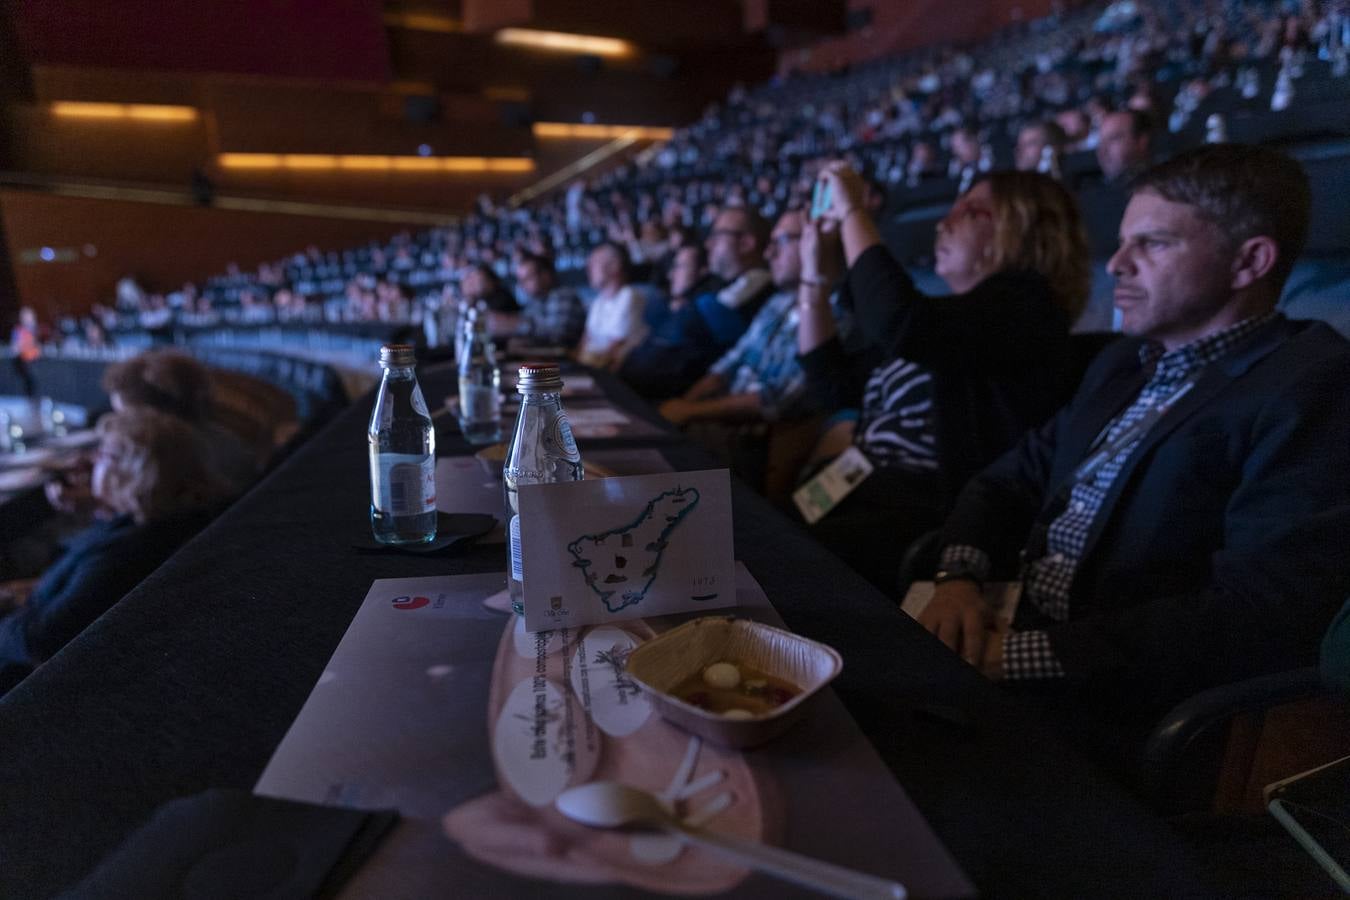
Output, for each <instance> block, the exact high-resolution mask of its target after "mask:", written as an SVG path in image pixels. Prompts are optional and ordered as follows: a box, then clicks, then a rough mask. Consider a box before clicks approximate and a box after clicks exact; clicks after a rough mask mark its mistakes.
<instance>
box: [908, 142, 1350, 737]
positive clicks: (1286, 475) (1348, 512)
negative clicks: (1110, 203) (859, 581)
mask: <svg viewBox="0 0 1350 900" xmlns="http://www.w3.org/2000/svg"><path fill="white" fill-rule="evenodd" d="M1308 204H1309V190H1308V182H1307V178H1306V176H1305V175H1304V174H1303V172H1302V170H1301V169H1300V168H1299V166H1298V164H1297V163H1295V162H1293V161H1292V160H1290V159H1288V158H1287V157H1284V156H1282V155H1280V154H1277V153H1275V152H1273V151H1269V150H1265V149H1261V148H1256V147H1242V146H1235V145H1210V146H1207V147H1204V148H1200V149H1198V150H1195V151H1191V152H1188V153H1186V154H1183V155H1181V156H1179V157H1177V158H1175V159H1173V160H1171V161H1169V162H1167V163H1164V164H1162V165H1160V166H1157V167H1155V168H1154V169H1152V170H1150V171H1149V172H1148V173H1145V175H1144V176H1142V178H1141V179H1140V181H1139V182H1138V183H1137V184H1136V187H1135V189H1134V195H1133V197H1132V199H1131V200H1130V204H1129V207H1128V208H1127V210H1126V212H1125V217H1124V221H1123V222H1122V224H1121V229H1120V241H1121V246H1120V249H1119V250H1118V251H1117V252H1116V254H1115V256H1114V257H1112V259H1111V261H1110V263H1109V270H1110V271H1111V273H1112V275H1113V276H1114V277H1115V279H1116V288H1115V305H1116V307H1117V308H1118V309H1119V310H1120V311H1121V315H1122V321H1123V325H1122V328H1123V330H1124V331H1125V333H1126V334H1127V335H1130V336H1131V337H1132V338H1135V339H1133V340H1123V341H1119V342H1117V343H1116V344H1114V345H1112V346H1111V347H1109V348H1108V349H1107V350H1106V351H1104V352H1103V353H1102V355H1101V356H1100V357H1099V358H1098V359H1097V360H1096V361H1095V362H1094V364H1093V365H1092V367H1091V368H1090V369H1089V371H1088V373H1087V375H1086V376H1085V378H1084V380H1083V383H1082V386H1081V387H1080V389H1079V391H1078V393H1077V395H1076V396H1075V398H1074V399H1073V400H1072V401H1071V402H1070V404H1069V405H1068V406H1067V407H1066V408H1064V409H1063V410H1061V411H1060V412H1059V413H1058V414H1056V416H1055V417H1054V418H1052V419H1051V420H1050V421H1049V422H1048V423H1046V424H1045V425H1044V426H1043V427H1042V428H1040V429H1038V430H1036V431H1034V432H1032V433H1030V434H1028V435H1027V436H1026V437H1025V438H1024V439H1023V440H1022V442H1021V443H1020V444H1019V445H1018V446H1016V447H1015V448H1014V449H1013V450H1011V451H1010V452H1009V453H1008V454H1006V455H1005V456H1004V457H1002V458H1001V459H999V460H998V461H997V462H996V463H994V464H993V465H992V466H990V467H989V468H988V469H986V470H985V471H984V472H982V473H981V474H979V475H977V476H976V477H975V478H974V479H973V480H972V481H971V482H970V483H969V484H968V485H967V487H966V489H965V490H964V491H963V493H962V494H961V497H960V499H959V500H958V502H957V506H956V508H955V511H954V512H953V513H952V515H951V516H950V518H949V519H948V520H947V522H946V525H945V526H944V533H943V546H944V550H943V554H942V570H941V571H940V572H939V573H938V575H937V578H936V580H937V581H938V582H939V585H938V588H937V591H936V593H935V596H934V599H933V601H932V603H931V604H930V605H929V607H928V608H927V609H926V610H925V611H924V613H923V615H922V616H921V618H920V621H921V622H922V623H923V624H924V625H925V626H926V627H927V628H929V630H931V631H933V632H934V633H935V634H937V635H938V637H940V638H941V639H942V640H943V641H944V642H945V643H947V644H948V645H949V646H950V647H952V648H953V649H954V650H956V651H957V652H959V653H961V654H962V655H963V656H964V657H965V658H966V659H967V660H968V661H970V662H971V663H972V664H974V665H976V666H978V667H979V668H980V669H981V670H982V671H983V672H984V673H985V674H986V675H988V676H989V677H991V678H994V679H1002V680H1007V681H1009V682H1012V681H1016V682H1019V683H1023V684H1026V685H1028V686H1029V687H1034V688H1037V689H1039V690H1041V691H1042V692H1045V693H1050V694H1054V695H1058V696H1070V697H1073V698H1075V699H1076V700H1078V701H1081V700H1084V699H1088V700H1090V701H1091V703H1090V706H1088V707H1087V708H1095V709H1097V710H1100V711H1101V712H1102V713H1103V716H1104V717H1107V718H1112V719H1114V724H1115V725H1117V726H1120V727H1123V728H1127V729H1129V730H1130V731H1131V732H1132V733H1133V734H1135V735H1138V734H1139V732H1138V730H1137V729H1139V728H1143V727H1146V726H1147V723H1148V722H1150V721H1152V719H1153V717H1156V716H1157V715H1158V714H1160V713H1161V712H1163V711H1165V710H1166V709H1167V708H1168V707H1170V706H1171V705H1172V704H1174V703H1176V702H1178V701H1179V700H1181V699H1184V698H1185V697H1186V696H1189V695H1190V694H1192V693H1194V692H1195V691H1198V690H1200V689H1203V688H1205V687H1208V686H1212V685H1216V684H1221V683H1225V682H1230V681H1233V680H1237V679H1241V678H1245V677H1249V676H1251V675H1255V674H1258V673H1262V672H1269V671H1277V670H1281V669H1286V668H1290V667H1295V666H1302V665H1310V664H1313V663H1314V662H1315V660H1316V654H1317V648H1318V644H1319V642H1320V640H1321V636H1322V634H1323V633H1324V632H1325V631H1326V629H1327V626H1328V624H1329V623H1330V622H1331V619H1332V616H1333V615H1334V613H1335V610H1336V609H1337V608H1338V606H1339V604H1340V603H1341V602H1342V601H1343V600H1344V598H1345V597H1346V596H1347V594H1350V567H1347V565H1346V560H1345V547H1346V546H1347V545H1346V541H1347V535H1350V477H1348V476H1347V471H1346V470H1347V467H1348V466H1350V343H1347V342H1346V341H1345V340H1344V339H1343V338H1341V337H1340V336H1338V335H1337V334H1336V333H1335V332H1333V331H1332V330H1331V329H1330V328H1328V327H1326V326H1325V325H1323V324H1321V323H1308V322H1291V321H1289V320H1287V319H1285V318H1283V317H1282V316H1280V315H1278V314H1276V313H1275V312H1274V309H1275V302H1276V300H1277V298H1278V297H1279V295H1280V289H1281V287H1282V285H1283V283H1284V280H1285V278H1286V277H1287V276H1288V273H1289V270H1290V269H1291V268H1292V266H1293V262H1294V259H1295V257H1297V255H1298V253H1299V250H1300V248H1301V247H1302V244H1303V241H1304V239H1305V237H1306V233H1307V221H1308ZM1019 556H1020V558H1021V563H1022V568H1021V571H1022V575H1021V579H1022V584H1023V589H1024V594H1023V600H1022V603H1021V606H1020V607H1019V609H1018V614H1017V616H1016V618H1015V619H1014V622H1013V627H1012V629H1009V630H999V629H998V628H997V627H996V626H995V624H994V621H993V617H992V614H991V613H990V611H989V609H988V608H987V606H986V605H985V604H984V602H983V601H982V599H981V594H980V591H979V587H980V582H981V581H982V580H983V579H985V578H986V577H988V576H989V575H990V573H991V571H994V570H995V569H996V568H997V567H999V566H1005V567H1009V566H1010V565H1011V566H1012V567H1014V568H1015V563H1016V561H1017V559H1018V557H1019Z"/></svg>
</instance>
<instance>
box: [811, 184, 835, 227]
mask: <svg viewBox="0 0 1350 900" xmlns="http://www.w3.org/2000/svg"><path fill="white" fill-rule="evenodd" d="M833 202H834V188H833V187H832V186H831V185H830V182H828V181H826V180H825V179H824V178H818V179H816V186H815V187H814V188H812V190H811V213H810V216H811V221H812V222H816V221H819V219H820V217H821V216H823V215H825V212H826V210H828V209H829V208H830V204H831V203H833Z"/></svg>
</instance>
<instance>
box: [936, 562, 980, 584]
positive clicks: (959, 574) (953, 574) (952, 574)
mask: <svg viewBox="0 0 1350 900" xmlns="http://www.w3.org/2000/svg"><path fill="white" fill-rule="evenodd" d="M949 581H973V582H975V586H976V587H977V588H983V587H984V579H982V578H980V577H979V576H978V575H976V574H975V572H974V571H973V570H972V569H970V568H969V567H967V566H962V565H953V566H948V567H947V568H945V569H938V570H937V573H936V574H935V575H933V584H935V585H938V584H946V583H947V582H949Z"/></svg>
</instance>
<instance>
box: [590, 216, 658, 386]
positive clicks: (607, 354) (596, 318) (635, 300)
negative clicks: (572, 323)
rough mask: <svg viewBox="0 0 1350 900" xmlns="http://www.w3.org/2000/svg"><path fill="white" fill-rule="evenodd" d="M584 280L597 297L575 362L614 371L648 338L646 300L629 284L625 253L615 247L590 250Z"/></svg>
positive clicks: (593, 301)
mask: <svg viewBox="0 0 1350 900" xmlns="http://www.w3.org/2000/svg"><path fill="white" fill-rule="evenodd" d="M586 277H587V278H588V279H589V280H590V283H591V287H592V288H593V289H595V291H596V295H595V299H594V300H592V301H591V307H590V310H589V311H587V313H586V332H585V334H583V335H582V337H581V345H580V346H579V347H578V348H577V359H578V360H579V361H581V362H583V363H585V364H586V365H588V366H595V367H596V368H599V369H615V368H617V367H618V365H619V363H621V362H622V361H623V358H624V356H625V355H626V354H627V353H628V351H629V350H631V349H633V348H634V347H635V346H637V345H638V344H640V343H641V342H642V339H643V338H645V337H646V336H647V322H646V320H645V319H644V317H643V311H644V305H645V301H644V300H643V297H642V295H641V294H640V293H638V292H637V291H635V290H633V287H632V286H631V285H630V284H628V253H627V251H625V250H624V249H623V248H622V247H620V246H619V245H618V244H614V243H610V242H606V243H603V244H600V245H599V246H597V247H596V248H595V249H594V250H592V251H591V255H590V256H589V257H588V258H587V260H586Z"/></svg>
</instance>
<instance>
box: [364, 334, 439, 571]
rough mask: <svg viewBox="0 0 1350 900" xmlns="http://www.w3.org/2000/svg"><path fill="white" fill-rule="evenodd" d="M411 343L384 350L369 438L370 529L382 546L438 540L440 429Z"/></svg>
mask: <svg viewBox="0 0 1350 900" xmlns="http://www.w3.org/2000/svg"><path fill="white" fill-rule="evenodd" d="M416 363H417V360H416V357H414V355H413V348H412V347H411V346H409V345H408V344H387V345H385V346H384V347H381V348H380V366H381V367H382V368H383V369H384V378H383V380H381V382H380V390H379V393H378V394H376V396H375V408H374V409H373V410H372V411H371V414H370V427H369V429H367V432H366V436H367V438H368V439H369V443H370V527H371V530H372V531H373V532H374V533H375V540H377V541H379V542H380V543H382V544H424V543H428V542H430V541H432V540H435V538H436V430H435V429H434V428H432V425H431V416H430V415H429V414H428V412H427V402H426V400H425V399H424V398H423V397H422V388H421V387H420V386H419V385H418V384H417V375H416V374H415V372H414V371H413V367H414V366H415V365H416Z"/></svg>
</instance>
